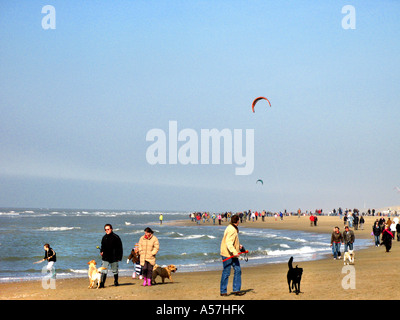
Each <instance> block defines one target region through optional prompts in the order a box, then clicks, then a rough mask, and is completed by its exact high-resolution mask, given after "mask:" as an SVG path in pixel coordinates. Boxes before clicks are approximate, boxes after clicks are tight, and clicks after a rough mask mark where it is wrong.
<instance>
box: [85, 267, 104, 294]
mask: <svg viewBox="0 0 400 320" xmlns="http://www.w3.org/2000/svg"><path fill="white" fill-rule="evenodd" d="M88 265H89V271H88V276H89V289H92V288H93V286H94V284H95V283H96V281H97V288H96V289H98V288H99V286H100V279H101V270H105V269H106V268H103V267H100V268H98V269H97V268H96V261H95V260H91V261H89V262H88Z"/></svg>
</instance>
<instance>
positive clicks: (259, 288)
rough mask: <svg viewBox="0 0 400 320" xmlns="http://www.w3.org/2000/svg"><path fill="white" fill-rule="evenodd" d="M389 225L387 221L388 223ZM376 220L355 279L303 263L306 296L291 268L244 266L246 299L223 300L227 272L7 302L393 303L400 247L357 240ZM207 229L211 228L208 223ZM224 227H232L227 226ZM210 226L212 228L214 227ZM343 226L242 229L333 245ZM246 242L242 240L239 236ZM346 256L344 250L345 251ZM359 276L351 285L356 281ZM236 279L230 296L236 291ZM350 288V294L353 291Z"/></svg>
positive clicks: (6, 293) (35, 287) (17, 286)
mask: <svg viewBox="0 0 400 320" xmlns="http://www.w3.org/2000/svg"><path fill="white" fill-rule="evenodd" d="M386 219H387V218H386ZM375 220H376V217H366V218H365V224H364V230H355V231H354V232H355V236H356V241H355V245H354V249H355V252H356V258H355V264H354V268H353V269H351V270H352V271H351V272H352V273H351V274H350V273H348V272H349V271H346V269H343V267H344V266H343V261H342V260H333V258H332V256H330V255H327V256H326V258H325V259H321V260H316V261H306V262H299V263H296V261H294V264H295V265H296V264H298V265H299V267H302V268H303V269H304V273H303V278H302V282H301V291H302V292H301V293H300V294H299V295H296V294H294V293H289V291H288V285H287V281H286V274H287V270H288V267H287V263H282V264H269V265H262V266H256V267H248V266H246V263H245V262H242V263H241V265H242V290H243V291H245V292H246V294H245V295H244V296H240V297H238V296H234V295H229V296H228V297H221V296H220V295H219V282H220V276H221V271H208V272H196V270H193V272H189V273H182V272H179V270H178V272H177V273H176V274H174V275H173V280H174V282H173V283H171V282H170V281H169V280H168V279H167V280H166V282H165V284H157V285H153V286H152V287H142V286H141V284H142V281H140V280H134V279H131V278H130V277H122V278H120V286H118V287H115V286H114V285H113V281H112V279H111V278H112V277H111V276H110V277H109V279H108V281H107V282H106V287H105V288H104V289H99V290H96V289H91V290H90V289H88V279H87V278H78V279H57V280H56V286H55V289H51V288H50V289H44V288H43V286H42V281H26V282H12V283H1V284H0V299H1V300H109V299H111V300H213V301H226V300H316V299H318V300H349V299H351V300H376V299H379V300H382V299H383V300H393V299H400V292H399V291H398V290H397V287H398V281H397V277H398V274H399V271H400V270H399V269H400V267H399V266H400V264H399V262H400V242H397V241H396V240H394V241H393V246H392V249H391V251H390V252H389V253H386V252H385V248H384V247H375V246H371V247H370V248H368V249H363V250H358V249H357V238H364V239H371V245H372V244H373V237H372V236H371V231H372V225H373V222H374V221H375ZM175 223H176V224H179V225H193V228H201V227H202V225H199V226H198V225H196V224H195V223H193V222H191V221H189V220H188V221H178V222H175ZM206 224H207V223H206ZM223 224H225V225H226V224H227V223H226V222H223ZM208 225H209V224H208ZM335 226H339V227H340V230H341V231H343V230H344V228H343V221H342V220H340V219H339V217H329V216H322V217H319V220H318V226H316V227H311V226H310V222H309V217H307V216H302V217H300V218H298V217H297V216H293V217H284V219H283V221H281V220H279V219H278V220H277V221H276V220H275V219H274V218H273V217H268V218H266V221H265V222H262V221H260V220H259V221H258V222H249V221H248V222H245V223H243V224H240V225H239V230H240V229H241V228H246V227H251V228H270V229H287V230H302V231H310V232H318V233H324V234H326V235H327V238H328V239H330V234H331V233H332V230H333V227H335ZM239 237H240V234H239ZM341 251H343V246H342V247H341ZM351 275H355V276H354V277H353V278H351V279H352V281H353V282H351V281H350V280H349V279H350V276H351ZM232 278H233V273H232V275H231V278H230V281H229V286H228V292H229V290H231V289H232ZM349 286H350V288H349Z"/></svg>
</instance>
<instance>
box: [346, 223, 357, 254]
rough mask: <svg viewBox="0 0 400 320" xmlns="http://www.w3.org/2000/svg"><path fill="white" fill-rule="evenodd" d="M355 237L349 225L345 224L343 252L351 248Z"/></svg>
mask: <svg viewBox="0 0 400 320" xmlns="http://www.w3.org/2000/svg"><path fill="white" fill-rule="evenodd" d="M355 239H356V237H355V236H354V231H353V230H350V229H349V226H346V227H345V228H344V231H343V241H344V252H347V251H348V250H353V244H354V240H355Z"/></svg>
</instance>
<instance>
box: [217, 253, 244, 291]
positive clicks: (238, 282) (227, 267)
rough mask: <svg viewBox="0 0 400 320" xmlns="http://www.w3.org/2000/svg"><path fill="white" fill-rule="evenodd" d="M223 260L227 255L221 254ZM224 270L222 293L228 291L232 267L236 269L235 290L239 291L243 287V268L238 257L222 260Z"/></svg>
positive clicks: (234, 276) (234, 277)
mask: <svg viewBox="0 0 400 320" xmlns="http://www.w3.org/2000/svg"><path fill="white" fill-rule="evenodd" d="M221 257H222V260H224V259H226V258H227V257H224V256H221ZM222 265H223V268H224V269H223V270H222V275H221V285H220V293H227V291H228V280H229V276H230V274H231V268H233V270H234V275H233V292H239V291H240V289H241V287H242V270H241V269H240V263H239V259H238V258H231V259H229V260H227V261H225V262H222Z"/></svg>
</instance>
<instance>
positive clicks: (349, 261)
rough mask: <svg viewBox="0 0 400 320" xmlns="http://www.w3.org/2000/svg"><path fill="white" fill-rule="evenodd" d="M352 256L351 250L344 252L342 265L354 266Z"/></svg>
mask: <svg viewBox="0 0 400 320" xmlns="http://www.w3.org/2000/svg"><path fill="white" fill-rule="evenodd" d="M354 256H355V254H354V251H353V250H349V251H346V252H345V253H344V259H343V264H344V265H346V264H354Z"/></svg>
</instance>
